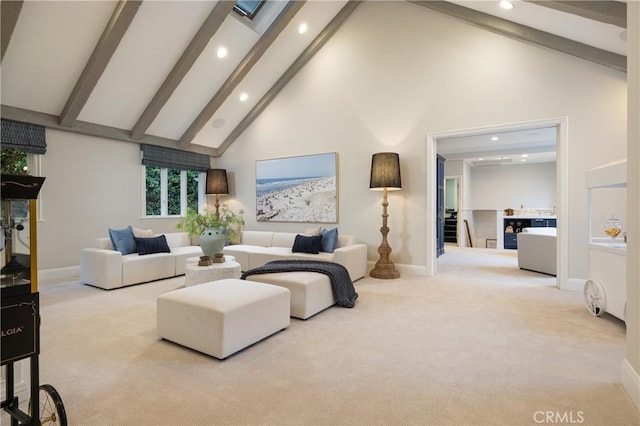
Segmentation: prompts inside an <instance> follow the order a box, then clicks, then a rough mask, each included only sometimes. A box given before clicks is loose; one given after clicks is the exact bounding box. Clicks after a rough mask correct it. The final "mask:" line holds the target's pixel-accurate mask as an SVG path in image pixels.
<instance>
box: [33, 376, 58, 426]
mask: <svg viewBox="0 0 640 426" xmlns="http://www.w3.org/2000/svg"><path fill="white" fill-rule="evenodd" d="M38 398H39V399H40V424H42V425H51V426H67V413H66V411H65V410H64V404H63V403H62V398H60V394H58V391H56V389H55V388H54V387H53V386H51V385H40V392H39V394H38ZM29 415H31V401H29Z"/></svg>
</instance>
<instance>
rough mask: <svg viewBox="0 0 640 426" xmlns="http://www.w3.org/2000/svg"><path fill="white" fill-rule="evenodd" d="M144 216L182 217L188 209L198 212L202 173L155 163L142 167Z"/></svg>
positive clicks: (204, 175) (202, 205)
mask: <svg viewBox="0 0 640 426" xmlns="http://www.w3.org/2000/svg"><path fill="white" fill-rule="evenodd" d="M143 167H144V172H145V192H144V193H145V199H144V205H145V215H146V216H184V215H185V214H186V212H187V209H188V208H192V209H195V210H198V211H202V210H203V209H204V205H205V194H204V181H205V179H206V173H204V172H199V171H196V170H180V169H173V168H166V167H158V166H143Z"/></svg>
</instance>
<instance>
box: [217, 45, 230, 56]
mask: <svg viewBox="0 0 640 426" xmlns="http://www.w3.org/2000/svg"><path fill="white" fill-rule="evenodd" d="M216 55H217V56H218V58H220V59H222V58H224V57H225V56H227V48H226V47H224V46H222V47H219V48H218V52H217V53H216Z"/></svg>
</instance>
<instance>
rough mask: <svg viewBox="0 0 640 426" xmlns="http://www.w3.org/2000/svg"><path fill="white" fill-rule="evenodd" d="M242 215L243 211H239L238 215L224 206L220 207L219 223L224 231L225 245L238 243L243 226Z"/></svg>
mask: <svg viewBox="0 0 640 426" xmlns="http://www.w3.org/2000/svg"><path fill="white" fill-rule="evenodd" d="M243 214H244V211H243V210H240V211H239V212H238V213H235V212H233V211H231V210H230V209H229V208H228V207H227V205H226V204H223V205H222V206H220V221H221V222H222V226H224V229H225V234H226V236H227V243H229V244H238V243H240V234H241V232H242V227H243V226H244V217H242V215H243Z"/></svg>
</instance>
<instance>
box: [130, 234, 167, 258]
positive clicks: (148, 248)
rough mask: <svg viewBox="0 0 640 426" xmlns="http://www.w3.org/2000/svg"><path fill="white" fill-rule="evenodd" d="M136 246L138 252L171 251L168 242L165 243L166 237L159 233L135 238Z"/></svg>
mask: <svg viewBox="0 0 640 426" xmlns="http://www.w3.org/2000/svg"><path fill="white" fill-rule="evenodd" d="M135 240H136V246H137V247H138V254H139V255H141V256H142V255H144V254H153V253H171V249H170V248H169V244H167V238H166V237H165V236H164V235H159V236H157V237H153V238H136V239H135Z"/></svg>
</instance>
